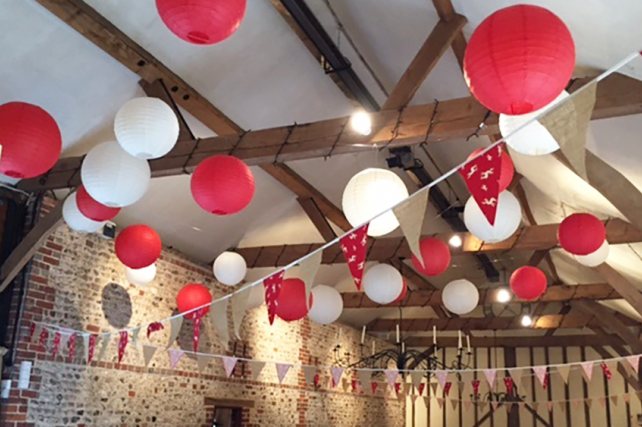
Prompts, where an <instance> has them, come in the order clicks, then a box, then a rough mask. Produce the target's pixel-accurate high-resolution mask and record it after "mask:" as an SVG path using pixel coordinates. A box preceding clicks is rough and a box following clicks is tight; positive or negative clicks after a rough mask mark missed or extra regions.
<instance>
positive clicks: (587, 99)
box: [539, 80, 597, 180]
mask: <svg viewBox="0 0 642 427" xmlns="http://www.w3.org/2000/svg"><path fill="white" fill-rule="evenodd" d="M596 90H597V81H596V80H593V81H592V82H590V83H589V84H587V85H586V86H584V87H583V88H582V91H581V92H579V93H577V94H576V95H574V96H572V97H571V98H569V99H567V100H566V101H563V102H560V103H559V104H558V105H557V106H556V107H554V108H553V109H552V110H551V111H550V112H549V113H547V114H546V115H545V116H544V117H542V118H541V119H540V120H539V122H540V123H541V124H542V125H543V126H544V127H545V128H546V130H548V132H549V133H550V134H551V135H552V136H553V138H555V140H556V141H557V142H558V144H559V145H560V148H561V150H562V153H563V154H564V157H566V159H567V160H568V162H569V163H570V164H571V166H572V167H573V169H574V170H575V172H576V173H577V174H578V175H579V176H581V177H582V178H584V180H587V177H586V134H587V132H588V128H589V121H590V120H591V114H593V108H594V107H595V99H596V98H595V96H596Z"/></svg>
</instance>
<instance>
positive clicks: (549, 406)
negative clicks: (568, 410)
mask: <svg viewBox="0 0 642 427" xmlns="http://www.w3.org/2000/svg"><path fill="white" fill-rule="evenodd" d="M546 407H547V408H548V412H553V402H550V401H549V402H546Z"/></svg>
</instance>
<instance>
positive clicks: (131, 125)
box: [114, 98, 179, 160]
mask: <svg viewBox="0 0 642 427" xmlns="http://www.w3.org/2000/svg"><path fill="white" fill-rule="evenodd" d="M114 132H115V133H116V139H117V140H118V143H119V144H120V146H121V147H123V150H125V151H127V152H128V153H129V154H130V155H132V156H134V157H137V158H139V159H144V160H149V159H157V158H159V157H163V156H164V155H165V154H167V153H169V152H170V150H171V149H172V148H174V145H176V141H178V132H179V126H178V119H177V118H176V114H174V111H172V109H171V108H170V106H169V105H167V104H166V103H165V102H163V101H161V100H160V99H158V98H135V99H132V100H130V101H127V102H126V103H125V105H123V106H122V107H121V108H120V110H118V113H117V114H116V120H115V121H114Z"/></svg>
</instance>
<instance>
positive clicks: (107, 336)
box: [98, 334, 111, 360]
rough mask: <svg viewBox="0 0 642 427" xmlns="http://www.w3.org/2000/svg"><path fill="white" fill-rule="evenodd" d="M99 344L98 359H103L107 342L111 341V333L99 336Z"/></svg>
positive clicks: (107, 345)
mask: <svg viewBox="0 0 642 427" xmlns="http://www.w3.org/2000/svg"><path fill="white" fill-rule="evenodd" d="M100 341H101V346H100V351H99V352H98V360H103V359H104V358H105V354H107V348H108V347H109V342H110V341H111V334H105V335H102V336H101V337H100Z"/></svg>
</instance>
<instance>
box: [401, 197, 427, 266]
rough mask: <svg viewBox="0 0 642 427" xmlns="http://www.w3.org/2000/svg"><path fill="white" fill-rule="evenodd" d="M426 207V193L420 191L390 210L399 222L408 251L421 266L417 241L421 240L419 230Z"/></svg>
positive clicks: (421, 261) (422, 223)
mask: <svg viewBox="0 0 642 427" xmlns="http://www.w3.org/2000/svg"><path fill="white" fill-rule="evenodd" d="M427 206H428V191H420V192H419V193H418V194H414V195H413V197H412V198H411V199H409V200H407V201H406V202H404V203H402V204H401V205H399V206H397V207H395V208H393V209H392V211H393V212H394V214H395V216H396V217H397V221H399V225H400V226H401V231H402V232H403V235H404V236H405V237H406V241H407V242H408V246H409V247H410V251H411V252H412V254H413V255H414V256H415V257H417V259H418V260H419V262H420V263H421V265H422V266H423V265H424V259H423V255H422V254H421V249H420V247H419V239H420V238H421V229H422V227H423V225H424V217H425V215H426V207H427Z"/></svg>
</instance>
